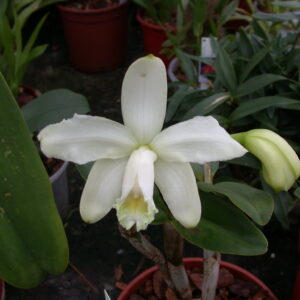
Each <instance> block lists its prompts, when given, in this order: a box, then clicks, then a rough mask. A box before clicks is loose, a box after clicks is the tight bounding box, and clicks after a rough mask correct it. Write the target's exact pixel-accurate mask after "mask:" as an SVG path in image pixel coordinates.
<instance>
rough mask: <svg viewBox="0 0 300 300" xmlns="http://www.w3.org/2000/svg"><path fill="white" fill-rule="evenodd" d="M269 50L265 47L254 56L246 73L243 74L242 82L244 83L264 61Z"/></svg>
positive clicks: (247, 65) (246, 67) (245, 69)
mask: <svg viewBox="0 0 300 300" xmlns="http://www.w3.org/2000/svg"><path fill="white" fill-rule="evenodd" d="M269 51H270V50H269V48H268V47H265V48H262V49H260V50H259V51H258V52H257V53H256V54H254V55H253V56H252V57H251V59H250V60H249V62H248V63H247V64H246V66H245V68H244V71H243V72H242V74H241V77H240V82H243V81H244V80H245V79H246V78H247V77H248V76H249V74H250V73H251V71H252V70H253V69H254V68H255V67H256V66H257V65H258V64H259V63H260V62H261V61H262V60H263V59H264V57H265V56H266V55H267V54H268V53H269Z"/></svg>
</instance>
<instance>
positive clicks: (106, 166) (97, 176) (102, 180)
mask: <svg viewBox="0 0 300 300" xmlns="http://www.w3.org/2000/svg"><path fill="white" fill-rule="evenodd" d="M126 163H127V159H124V158H122V159H100V160H98V161H96V162H95V163H94V165H93V167H92V169H91V171H90V174H89V176H88V179H87V182H86V184H85V186H84V190H83V192H82V196H81V200H80V214H81V217H82V219H83V220H84V221H85V222H87V223H94V222H97V221H99V220H100V219H102V218H103V217H104V216H105V215H106V214H107V213H108V212H109V211H110V210H111V208H112V207H113V205H114V203H115V201H116V199H117V198H119V197H120V195H121V187H122V181H123V176H124V171H125V166H126Z"/></svg>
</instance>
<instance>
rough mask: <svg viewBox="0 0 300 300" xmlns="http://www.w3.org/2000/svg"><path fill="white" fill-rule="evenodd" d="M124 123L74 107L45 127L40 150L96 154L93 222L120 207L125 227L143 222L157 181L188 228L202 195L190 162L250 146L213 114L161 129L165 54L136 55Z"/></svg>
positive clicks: (86, 215)
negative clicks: (72, 113) (81, 112)
mask: <svg viewBox="0 0 300 300" xmlns="http://www.w3.org/2000/svg"><path fill="white" fill-rule="evenodd" d="M121 104H122V115H123V120H124V125H122V124H119V123H117V122H114V121H112V120H109V119H106V118H102V117H92V116H83V115H75V116H74V117H73V118H72V119H68V120H64V121H62V122H60V123H58V124H53V125H49V126H47V127H46V128H44V129H43V130H42V131H41V132H40V134H39V135H38V138H39V140H40V142H41V149H42V151H43V152H44V153H45V154H46V155H47V156H49V157H56V158H60V159H63V160H67V161H72V162H75V163H78V164H84V163H87V162H90V161H95V163H94V165H93V167H92V169H91V172H90V174H89V176H88V179H87V182H86V185H85V187H84V190H83V193H82V197H81V201H80V213H81V216H82V218H83V220H85V221H86V222H89V223H93V222H96V221H98V220H100V219H101V218H102V217H104V216H105V215H106V214H107V213H108V212H109V211H110V210H111V208H113V207H114V208H116V210H117V216H118V219H119V222H120V224H121V225H122V226H123V227H125V228H126V229H130V228H132V227H133V226H135V227H136V230H141V229H145V228H146V227H147V226H148V224H150V223H151V222H152V221H153V219H154V216H155V213H156V212H157V209H156V207H155V203H154V201H153V188H154V183H155V184H156V185H157V187H158V188H159V190H160V192H161V194H162V196H163V198H164V200H165V202H166V204H167V205H168V207H169V209H170V211H171V213H172V215H173V217H174V218H176V219H177V220H178V221H179V222H180V223H181V224H182V225H183V226H185V227H186V228H191V227H194V226H196V225H197V224H198V222H199V220H200V216H201V203H200V198H199V194H198V190H197V185H196V180H195V177H194V173H193V171H192V168H191V165H190V164H189V162H195V163H200V164H203V163H206V162H210V161H219V160H228V159H232V158H235V157H240V156H242V155H244V154H245V153H246V150H245V149H244V148H243V147H242V146H241V145H240V144H239V143H238V142H236V141H235V140H234V139H232V138H231V137H230V135H229V134H228V133H227V132H226V131H225V130H224V129H223V128H222V127H220V126H219V124H218V122H217V121H216V120H215V119H214V118H212V117H196V118H193V119H191V120H188V121H185V122H181V123H178V124H176V125H173V126H171V127H169V128H167V129H165V130H163V131H161V130H162V127H163V122H164V118H165V113H166V105H167V77H166V70H165V66H164V64H163V62H162V61H161V60H160V59H159V58H156V57H154V56H153V55H148V56H146V57H143V58H140V59H138V60H137V61H135V62H134V63H133V64H132V65H131V66H130V67H129V69H128V71H127V72H126V75H125V78H124V81H123V86H122V97H121Z"/></svg>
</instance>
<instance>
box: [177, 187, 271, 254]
mask: <svg viewBox="0 0 300 300" xmlns="http://www.w3.org/2000/svg"><path fill="white" fill-rule="evenodd" d="M200 199H201V203H202V207H203V214H202V217H201V220H200V223H199V224H198V225H197V226H196V227H195V228H193V229H187V228H184V227H183V226H182V225H180V224H179V223H178V222H177V221H175V220H173V221H172V223H173V225H174V226H175V228H176V230H177V231H178V232H179V233H180V234H181V235H182V237H184V238H185V239H186V240H187V241H189V242H190V243H192V244H194V245H196V246H198V247H200V248H204V249H208V250H212V251H217V252H221V253H227V254H236V255H260V254H263V253H265V252H266V251H267V247H268V242H267V240H266V238H265V237H264V235H263V233H262V232H261V231H260V230H259V229H258V228H257V227H256V226H255V225H254V224H253V223H252V222H251V221H250V220H249V219H248V218H247V217H246V216H245V215H244V214H243V213H242V212H241V211H240V210H239V209H238V208H236V207H234V206H233V205H232V204H231V203H230V202H229V201H228V200H227V199H221V198H219V197H217V196H214V195H212V194H207V193H203V192H201V193H200Z"/></svg>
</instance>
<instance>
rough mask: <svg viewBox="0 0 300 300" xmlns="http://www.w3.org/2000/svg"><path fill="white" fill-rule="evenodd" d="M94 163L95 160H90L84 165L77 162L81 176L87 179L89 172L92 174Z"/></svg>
mask: <svg viewBox="0 0 300 300" xmlns="http://www.w3.org/2000/svg"><path fill="white" fill-rule="evenodd" d="M93 165H94V162H89V163H87V164H84V165H78V164H75V166H76V169H77V170H78V172H79V174H80V176H81V177H82V178H83V179H84V180H87V178H88V176H89V174H90V171H91V169H92V167H93Z"/></svg>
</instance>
